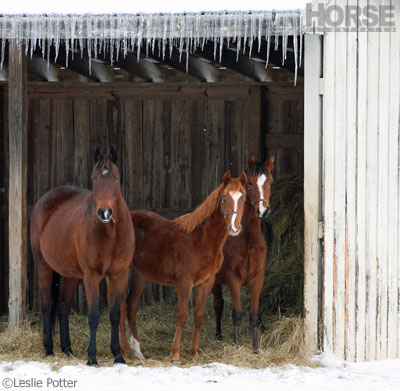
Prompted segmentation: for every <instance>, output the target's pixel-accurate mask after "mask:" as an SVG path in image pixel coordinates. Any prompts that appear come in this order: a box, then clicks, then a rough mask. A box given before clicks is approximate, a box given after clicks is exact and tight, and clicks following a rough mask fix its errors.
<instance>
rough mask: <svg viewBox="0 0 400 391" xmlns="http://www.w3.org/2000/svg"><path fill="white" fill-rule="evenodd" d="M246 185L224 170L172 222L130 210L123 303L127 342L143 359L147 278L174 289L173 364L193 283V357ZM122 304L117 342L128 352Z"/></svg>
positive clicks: (238, 218) (235, 232)
mask: <svg viewBox="0 0 400 391" xmlns="http://www.w3.org/2000/svg"><path fill="white" fill-rule="evenodd" d="M246 184H247V177H246V174H245V173H244V172H242V173H241V175H240V177H239V178H231V174H230V172H229V171H227V172H226V173H225V175H224V177H223V181H222V184H221V185H219V186H218V187H217V188H216V189H215V190H214V191H213V192H212V193H211V194H210V195H209V196H208V197H207V198H206V199H205V200H204V201H203V202H202V203H201V204H200V205H199V206H198V207H197V208H196V209H195V210H194V211H193V212H192V213H188V214H186V215H183V216H180V217H178V218H176V219H175V220H172V221H171V220H167V219H165V218H163V217H161V216H159V215H158V214H156V213H153V212H149V211H141V210H139V211H134V212H131V216H132V220H133V223H134V227H135V235H136V251H135V256H134V258H133V273H132V279H131V284H130V292H129V296H128V299H127V305H128V321H129V328H130V332H131V338H130V345H131V348H132V350H133V353H134V354H135V356H136V357H138V358H141V359H143V358H144V357H143V355H142V353H141V351H140V344H139V338H138V332H137V326H136V314H137V311H138V309H139V301H140V297H141V295H142V293H143V291H144V288H145V286H146V282H148V281H150V282H153V283H155V284H159V285H173V286H176V289H177V295H178V308H177V316H176V331H175V337H174V341H173V344H172V361H173V362H174V363H179V361H180V340H181V334H182V330H183V327H184V325H185V323H186V320H187V316H188V303H189V299H190V294H191V291H192V288H193V287H194V286H196V289H195V297H194V302H195V305H194V324H195V327H194V331H193V336H192V344H191V352H192V355H193V357H194V358H195V357H197V356H198V351H199V338H200V330H201V326H202V323H203V318H204V312H205V304H206V299H207V296H208V294H209V292H210V290H211V288H212V286H213V284H214V277H215V273H217V271H218V270H219V268H220V267H221V264H222V260H223V254H222V249H223V246H224V244H225V241H226V239H227V237H228V235H231V236H236V235H238V234H239V233H240V231H241V217H242V213H243V206H244V200H245V198H246ZM121 308H122V310H121V327H120V328H121V346H122V351H123V353H124V354H125V355H127V354H128V353H129V346H128V343H127V338H126V331H125V317H126V307H125V308H123V305H122V304H121Z"/></svg>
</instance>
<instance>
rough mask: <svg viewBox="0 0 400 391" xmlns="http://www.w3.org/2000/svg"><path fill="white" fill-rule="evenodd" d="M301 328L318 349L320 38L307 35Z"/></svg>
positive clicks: (308, 345)
mask: <svg viewBox="0 0 400 391" xmlns="http://www.w3.org/2000/svg"><path fill="white" fill-rule="evenodd" d="M304 49H305V50H304V57H305V63H304V71H305V82H304V324H305V336H304V337H305V343H306V345H307V348H308V349H309V350H310V351H313V352H315V351H316V350H317V348H318V320H319V319H318V307H319V304H318V303H319V298H318V282H319V274H320V256H321V251H320V243H319V232H318V231H319V223H318V221H319V214H320V180H321V179H320V178H321V177H320V175H321V172H320V170H321V156H322V155H321V136H322V132H321V126H322V107H321V104H322V101H321V97H320V95H319V88H320V82H321V79H320V77H321V72H322V64H321V59H322V37H321V36H318V35H306V36H305V46H304Z"/></svg>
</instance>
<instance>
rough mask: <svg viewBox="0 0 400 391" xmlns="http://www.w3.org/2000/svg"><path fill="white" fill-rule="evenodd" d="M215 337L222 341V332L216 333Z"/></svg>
mask: <svg viewBox="0 0 400 391" xmlns="http://www.w3.org/2000/svg"><path fill="white" fill-rule="evenodd" d="M215 339H217V340H218V341H222V334H221V333H216V334H215Z"/></svg>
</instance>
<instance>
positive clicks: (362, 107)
mask: <svg viewBox="0 0 400 391" xmlns="http://www.w3.org/2000/svg"><path fill="white" fill-rule="evenodd" d="M367 40H368V33H367V32H361V33H359V34H358V58H359V61H358V75H357V205H356V208H357V210H356V213H357V265H356V300H357V312H356V328H357V336H356V338H357V339H356V361H363V360H365V358H366V340H365V338H366V327H367V324H366V322H367V318H366V311H367V306H368V302H367V300H366V298H367V290H366V286H367V274H366V273H367V258H366V232H367V231H366V229H367V227H366V215H367V213H368V211H367V197H366V194H367V187H366V186H367V172H366V168H367V159H368V157H367V134H366V133H367V131H366V130H367V99H368V97H367V83H366V82H365V81H366V80H367V72H368V55H367Z"/></svg>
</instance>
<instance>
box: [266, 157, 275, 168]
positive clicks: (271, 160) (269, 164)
mask: <svg viewBox="0 0 400 391" xmlns="http://www.w3.org/2000/svg"><path fill="white" fill-rule="evenodd" d="M274 161H275V157H274V156H271V157H270V158H269V159H268V160H267V161H266V162H265V165H264V166H265V168H267V169H268V170H269V171H273V169H274Z"/></svg>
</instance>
